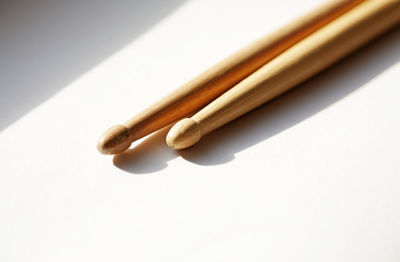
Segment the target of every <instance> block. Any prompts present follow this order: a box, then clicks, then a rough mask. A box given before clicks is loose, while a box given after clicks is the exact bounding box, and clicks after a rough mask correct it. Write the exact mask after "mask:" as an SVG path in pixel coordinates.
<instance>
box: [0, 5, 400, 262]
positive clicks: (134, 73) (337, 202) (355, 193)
mask: <svg viewBox="0 0 400 262" xmlns="http://www.w3.org/2000/svg"><path fill="white" fill-rule="evenodd" d="M10 2H13V1H10ZM35 2H36V4H33V2H32V4H30V5H27V4H24V5H22V4H21V5H19V4H18V2H17V1H14V2H13V3H10V4H5V3H2V4H1V6H0V7H1V8H0V10H1V11H0V12H1V15H0V19H1V20H0V21H1V23H0V24H1V26H0V30H1V31H0V33H1V35H2V37H1V39H2V40H1V43H0V54H1V57H2V58H1V60H0V66H1V67H0V69H1V71H0V74H1V77H0V81H1V82H0V84H1V87H0V102H1V103H0V106H1V108H0V109H1V115H0V116H1V117H0V123H1V129H0V130H1V131H0V149H1V150H0V161H1V167H0V174H1V175H0V261H4V262H6V261H41V262H44V261H99V262H100V261H307V262H309V261H352V262H354V261H363V262H365V261H390V262H395V261H396V262H397V261H400V205H399V199H400V190H399V188H400V176H399V175H400V154H399V148H400V139H399V134H400V124H399V120H400V119H399V112H400V104H399V103H398V98H399V95H400V89H399V80H400V78H399V74H400V63H399V60H400V30H399V29H397V30H395V31H393V32H391V33H390V34H387V35H386V36H384V37H383V38H381V39H380V40H378V41H376V42H374V43H373V44H372V45H370V46H368V47H366V48H364V49H363V50H361V51H360V52H358V53H356V54H355V55H353V56H351V57H350V58H348V59H346V60H344V61H343V62H341V63H340V64H338V65H337V66H335V67H333V68H331V69H330V70H328V71H326V72H324V73H323V74H321V75H319V76H318V77H315V78H314V79H312V80H311V81H309V82H307V83H305V84H303V85H302V86H301V87H299V88H297V89H295V90H294V91H293V92H291V93H289V94H287V95H284V96H283V97H281V98H279V99H277V100H275V101H273V102H272V103H270V104H268V105H266V106H263V107H261V108H260V109H258V110H256V111H254V112H252V113H250V114H248V115H247V116H246V117H243V118H241V119H239V120H237V121H235V122H233V123H231V124H229V125H227V126H226V127H223V128H221V129H219V130H217V131H216V132H214V133H213V134H211V135H209V136H207V137H204V138H203V140H202V141H201V143H200V144H198V145H197V146H195V147H193V148H191V149H189V150H186V151H182V152H174V151H172V150H170V149H168V148H167V147H166V145H165V143H164V136H165V131H164V132H162V133H161V134H156V135H154V136H151V137H150V138H148V139H146V140H144V141H142V142H141V143H137V144H136V147H135V148H134V149H133V150H131V151H130V152H128V153H127V154H125V155H122V156H120V157H116V158H114V159H113V157H110V156H103V155H100V154H99V153H98V152H97V151H96V148H95V144H96V140H97V138H98V136H99V135H100V134H101V133H102V132H103V131H104V130H105V129H106V128H108V127H109V126H110V125H112V124H115V123H119V122H123V121H125V120H127V119H128V118H129V117H130V116H131V115H132V114H134V113H137V112H138V111H140V110H141V109H143V108H145V107H146V106H148V105H149V104H151V103H152V102H154V101H156V99H158V98H160V97H162V96H163V95H165V94H167V93H168V92H169V91H171V90H173V89H175V88H176V87H177V86H179V85H180V84H183V83H184V82H185V81H187V80H189V79H191V78H192V77H193V76H195V75H196V74H197V73H199V72H201V71H202V70H204V69H206V68H207V67H209V66H211V65H212V64H214V63H215V62H217V61H218V60H220V59H222V58H223V57H225V56H227V55H229V54H230V53H232V52H233V51H235V50H237V49H239V48H241V47H242V46H244V45H245V44H247V43H250V42H251V41H253V40H255V39H257V38H258V37H260V36H262V35H263V34H265V33H267V32H270V31H272V30H274V29H276V28H278V27H279V26H280V25H282V24H284V23H285V22H287V21H290V20H292V19H293V18H294V17H297V16H298V15H300V14H301V13H303V12H306V11H307V10H309V9H311V8H312V7H314V6H315V5H317V4H318V1H315V0H301V1H290V0H284V1H283V0H280V1H265V0H259V1H257V0H247V1H232V0H226V1H223V0H219V1H215V0H190V1H184V0H181V1H179V0H175V1H163V2H162V3H158V1H155V0H152V1H145V0H143V1H141V2H139V1H123V0H118V1H112V3H111V2H110V1H107V2H106V1H103V2H101V1H94V0H93V1H92V0H82V1H64V3H63V4H58V3H56V1H53V2H51V1H44V0H43V1H35ZM46 2H48V3H46ZM59 2H61V1H59ZM160 2H161V1H160ZM157 7H159V8H157Z"/></svg>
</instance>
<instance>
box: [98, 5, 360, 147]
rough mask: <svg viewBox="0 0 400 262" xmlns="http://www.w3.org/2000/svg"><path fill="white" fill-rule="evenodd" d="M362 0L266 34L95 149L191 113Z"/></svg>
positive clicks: (126, 141) (113, 131)
mask: <svg viewBox="0 0 400 262" xmlns="http://www.w3.org/2000/svg"><path fill="white" fill-rule="evenodd" d="M363 1H364V0H333V1H331V2H328V3H326V4H325V5H323V6H321V7H320V8H318V9H316V10H314V11H312V12H311V13H309V14H307V15H306V16H304V17H301V18H300V19H298V20H296V21H294V22H293V23H291V24H289V25H287V26H286V27H283V28H281V29H279V30H278V31H276V32H275V33H273V34H270V35H267V36H265V37H264V38H262V39H260V40H259V41H257V42H255V43H253V44H252V45H250V46H248V47H246V48H244V49H242V50H241V51H239V52H237V53H236V54H234V55H232V56H231V57H229V58H227V59H225V60H223V61H222V62H220V63H219V64H217V65H215V66H214V67H212V68H210V69H209V70H207V71H205V72H204V73H202V74H201V75H199V76H198V77H197V78H195V79H194V80H192V81H190V82H188V83H187V84H185V85H184V86H182V87H181V88H179V89H177V90H176V91H174V92H173V93H171V94H169V95H168V96H166V97H165V98H163V99H161V100H160V101H158V102H157V103H155V104H154V105H152V106H150V107H149V108H148V109H146V110H144V111H142V112H141V113H139V114H138V115H136V116H134V117H133V118H131V119H130V120H128V121H127V122H126V123H125V124H124V125H116V126H113V127H111V128H110V129H108V130H107V131H106V132H105V133H104V134H103V135H102V136H101V137H100V139H99V140H98V143H97V148H98V150H99V151H100V152H101V153H103V154H116V153H120V152H123V151H124V150H126V149H127V148H129V146H130V145H131V143H132V142H133V141H135V140H137V139H139V138H142V137H144V136H146V135H148V134H151V133H153V132H154V131H156V130H158V129H160V128H162V127H164V126H167V125H169V124H171V123H173V122H175V121H177V120H180V119H182V118H183V117H187V116H188V115H190V114H193V113H194V112H196V111H198V110H199V109H200V108H201V107H203V106H204V105H206V104H208V103H209V102H210V101H212V100H213V99H215V98H216V97H218V96H219V95H221V94H222V93H224V92H225V91H226V90H228V89H229V88H231V87H232V86H234V85H235V84H237V83H239V82H240V81H241V80H243V79H244V78H245V77H247V76H249V75H250V74H251V73H253V72H254V71H256V70H257V69H259V68H260V67H261V66H263V65H264V64H265V63H267V62H268V61H270V60H271V59H273V58H274V57H276V56H278V55H279V54H281V53H282V52H283V51H285V50H287V49H288V48H289V47H291V46H293V45H294V44H296V43H297V42H299V41H300V40H302V39H304V38H305V37H307V36H308V35H310V34H311V33H313V32H315V31H316V30H318V29H319V28H321V27H323V26H325V25H326V24H328V23H329V22H331V21H333V20H334V19H336V18H337V17H339V16H341V15H342V14H343V13H345V12H347V11H348V10H350V9H351V8H353V7H354V6H356V5H358V4H359V3H361V2H363Z"/></svg>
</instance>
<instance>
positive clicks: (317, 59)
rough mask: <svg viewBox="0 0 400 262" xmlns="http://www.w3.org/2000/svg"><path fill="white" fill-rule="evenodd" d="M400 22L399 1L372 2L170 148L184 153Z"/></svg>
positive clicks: (272, 66)
mask: <svg viewBox="0 0 400 262" xmlns="http://www.w3.org/2000/svg"><path fill="white" fill-rule="evenodd" d="M399 22H400V1H399V0H369V1H365V2H364V3H361V4H360V5H358V6H357V7H355V8H353V9H352V10H350V11H348V12H347V13H346V14H344V15H342V16H341V17H339V18H337V19H336V20H335V21H333V22H331V23H330V24H328V25H326V26H325V27H323V28H321V29H320V30H318V31H316V32H315V33H313V34H312V35H310V36H308V37H307V38H306V39H304V40H302V41H301V42H299V43H297V44H296V45H294V46H293V47H291V48H290V49H288V50H287V51H285V52H283V53H282V54H281V55H279V56H278V57H277V58H275V59H274V60H272V61H271V62H269V63H268V64H266V65H264V66H263V67H261V68H260V69H259V70H257V71H256V72H255V73H253V74H252V75H250V76H249V77H248V78H246V79H245V80H243V81H242V82H240V83H239V84H237V85H236V86H234V87H233V88H231V89H229V90H228V91H227V92H225V93H224V94H223V95H221V96H220V97H219V98H217V99H216V100H214V101H213V102H212V103H210V104H209V105H208V106H206V107H205V108H203V109H202V110H200V111H199V112H198V113H196V114H195V115H194V116H192V117H191V118H186V119H183V120H181V121H179V122H178V123H177V124H175V125H174V126H173V127H172V128H171V130H170V131H169V133H168V135H167V144H168V145H169V146H171V147H172V148H175V149H182V148H186V147H189V146H191V145H193V144H195V143H196V142H197V141H199V139H200V138H201V137H202V136H203V135H204V134H207V133H209V132H211V131H212V130H214V129H216V128H218V127H220V126H222V125H224V124H226V123H228V122H230V121H232V120H233V119H235V118H237V117H239V116H241V115H243V114H245V113H246V112H248V111H250V110H252V109H254V108H256V107H258V106H260V105H261V104H263V103H265V102H267V101H268V100H271V99H272V98H274V97H276V96H278V95H280V94H282V93H283V92H286V91H288V90H289V89H290V88H292V87H294V86H295V85H298V84H300V83H301V82H303V81H305V80H306V79H308V78H310V77H311V76H313V75H315V74H316V73H318V72H320V71H321V70H323V69H325V68H327V67H328V66H330V65H332V64H333V63H335V62H337V61H338V60H339V59H341V58H343V57H344V56H346V55H348V54H350V53H351V52H352V51H354V50H355V49H357V48H359V47H361V46H362V45H364V44H365V43H366V42H368V41H370V40H371V39H373V38H374V37H377V36H378V35H380V34H382V33H383V32H385V31H387V30H388V29H390V28H391V27H393V26H395V25H396V24H397V23H399Z"/></svg>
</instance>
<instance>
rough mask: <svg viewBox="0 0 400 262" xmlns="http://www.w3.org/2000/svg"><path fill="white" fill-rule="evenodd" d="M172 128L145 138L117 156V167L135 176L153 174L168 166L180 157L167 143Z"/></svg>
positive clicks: (115, 160)
mask: <svg viewBox="0 0 400 262" xmlns="http://www.w3.org/2000/svg"><path fill="white" fill-rule="evenodd" d="M170 128H171V125H170V126H167V127H165V128H163V129H161V130H159V131H158V132H156V133H154V134H152V135H150V136H149V137H147V138H145V139H144V140H143V141H141V142H140V143H139V144H137V145H136V146H135V147H133V148H131V149H128V150H127V151H125V152H123V153H121V154H118V155H115V156H114V158H113V163H114V165H115V166H116V167H118V168H120V169H122V170H124V171H126V172H129V173H133V174H145V173H153V172H156V171H159V170H162V169H164V168H166V167H167V166H168V161H170V160H172V159H174V158H176V157H178V156H179V155H178V154H177V153H176V152H175V151H174V150H173V149H171V148H169V147H168V146H167V144H166V143H165V136H166V135H167V133H168V131H169V129H170Z"/></svg>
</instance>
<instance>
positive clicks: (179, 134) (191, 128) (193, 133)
mask: <svg viewBox="0 0 400 262" xmlns="http://www.w3.org/2000/svg"><path fill="white" fill-rule="evenodd" d="M200 138H201V129H200V126H199V124H197V123H196V122H195V121H194V120H192V119H190V118H185V119H182V120H181V121H179V122H178V123H176V124H175V125H174V126H173V127H172V128H171V130H169V132H168V135H167V139H166V140H167V144H168V146H170V147H172V148H174V149H183V148H186V147H190V146H192V145H194V144H196V143H197V142H198V141H199V140H200Z"/></svg>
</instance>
